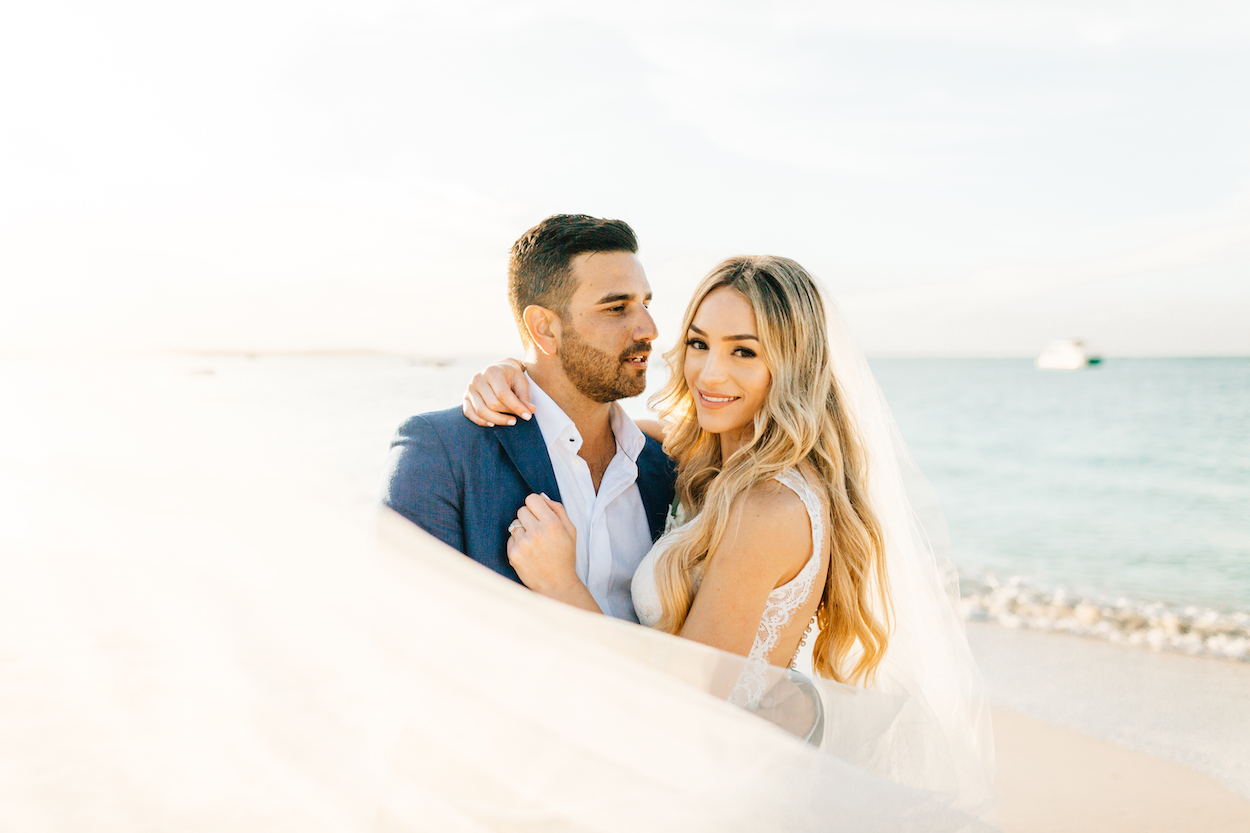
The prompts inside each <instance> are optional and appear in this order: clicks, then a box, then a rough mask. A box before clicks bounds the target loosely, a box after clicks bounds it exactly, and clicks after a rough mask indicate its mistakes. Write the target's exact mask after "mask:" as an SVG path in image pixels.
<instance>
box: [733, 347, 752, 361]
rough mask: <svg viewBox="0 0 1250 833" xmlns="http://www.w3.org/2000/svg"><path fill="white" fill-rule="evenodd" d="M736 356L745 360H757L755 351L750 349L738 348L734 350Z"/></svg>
mask: <svg viewBox="0 0 1250 833" xmlns="http://www.w3.org/2000/svg"><path fill="white" fill-rule="evenodd" d="M734 355H736V356H741V357H742V358H744V359H753V358H755V351H754V350H752V349H751V348H750V347H737V348H735V349H734Z"/></svg>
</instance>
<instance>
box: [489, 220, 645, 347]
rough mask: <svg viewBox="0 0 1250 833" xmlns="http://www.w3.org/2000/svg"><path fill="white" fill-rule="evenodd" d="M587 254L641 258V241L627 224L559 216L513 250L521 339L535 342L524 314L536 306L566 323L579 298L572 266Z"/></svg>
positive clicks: (512, 294)
mask: <svg viewBox="0 0 1250 833" xmlns="http://www.w3.org/2000/svg"><path fill="white" fill-rule="evenodd" d="M585 252H631V253H634V254H636V253H637V252H638V238H637V237H636V236H635V235H634V230H633V229H632V228H630V227H629V224H628V223H626V222H625V221H624V220H601V219H599V218H598V217H588V216H587V215H585V214H553V215H552V216H550V217H548V218H547V219H545V220H543V221H542V222H541V223H539V224H538V225H536V226H534V227H533V228H532V229H530V230H529V231H527V232H525V234H522V235H521V239H520V240H518V241H517V242H516V243H514V244H513V245H512V254H511V256H510V257H509V258H508V302H509V303H510V304H511V305H512V315H513V317H515V318H516V323H517V329H519V330H520V331H521V339H522V340H523V341H524V342H525V344H526V346H529V343H530V336H529V332H528V331H527V330H526V329H525V322H524V321H523V320H522V318H521V314H522V313H523V312H525V308H526V307H528V306H530V305H531V304H534V305H537V306H540V307H545V308H546V309H549V310H551V311H552V312H555V313H556V314H558V315H559V316H560V318H562V319H564V318H566V317H567V315H568V311H569V301H570V300H572V298H573V290H575V289H576V288H577V287H576V286H575V285H574V283H573V276H572V273H571V270H570V269H569V264H570V263H572V261H573V258H574V257H576V256H577V255H580V254H583V253H585Z"/></svg>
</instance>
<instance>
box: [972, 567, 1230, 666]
mask: <svg viewBox="0 0 1250 833" xmlns="http://www.w3.org/2000/svg"><path fill="white" fill-rule="evenodd" d="M960 611H961V613H962V614H963V616H964V618H965V619H968V620H971V621H990V622H996V623H998V624H1000V625H1003V626H1004V627H1008V628H1029V629H1032V630H1042V631H1060V632H1063V633H1070V634H1074V635H1077V636H1089V637H1095V638H1098V639H1104V640H1107V641H1108V642H1114V643H1118V644H1123V645H1131V646H1137V647H1145V648H1151V649H1154V650H1156V651H1162V650H1167V651H1179V652H1183V653H1186V654H1193V655H1196V656H1209V657H1219V658H1221V659H1233V660H1240V661H1242V662H1250V613H1247V612H1245V611H1239V610H1235V611H1221V610H1215V609H1212V608H1207V607H1200V606H1195V605H1189V606H1184V607H1181V606H1177V605H1168V604H1165V603H1163V602H1143V601H1139V600H1134V599H1128V598H1124V597H1119V598H1111V597H1099V596H1082V595H1074V594H1072V593H1070V592H1069V591H1068V590H1066V589H1065V588H1063V587H1057V588H1044V587H1040V586H1037V585H1035V584H1031V583H1029V582H1028V581H1027V580H1026V579H1024V578H1022V577H1020V576H1011V577H1010V578H1008V579H1006V580H1005V581H1000V580H999V579H998V577H997V576H996V575H994V574H992V573H989V574H985V575H983V576H982V577H981V578H980V579H976V580H968V579H967V578H965V579H963V580H962V581H961V599H960Z"/></svg>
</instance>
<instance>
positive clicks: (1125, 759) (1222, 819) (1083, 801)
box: [994, 709, 1250, 833]
mask: <svg viewBox="0 0 1250 833" xmlns="http://www.w3.org/2000/svg"><path fill="white" fill-rule="evenodd" d="M994 735H995V740H996V742H997V751H998V779H997V780H998V788H999V792H1000V795H1001V804H1000V806H999V820H1000V821H1001V822H1002V825H1003V830H1004V833H1067V831H1072V833H1076V831H1082V833H1084V831H1094V830H1097V831H1107V832H1108V833H1115V831H1125V833H1128V831H1132V833H1151V831H1159V833H1165V831H1166V833H1175V832H1176V831H1184V830H1195V831H1197V830H1201V831H1204V833H1222V831H1228V833H1234V831H1236V832H1237V833H1240V832H1241V831H1246V830H1250V801H1247V800H1246V799H1244V798H1242V797H1241V796H1239V795H1236V794H1235V793H1233V792H1232V791H1230V790H1228V789H1227V788H1225V787H1223V786H1221V785H1220V784H1218V783H1217V782H1216V781H1215V780H1214V779H1212V778H1210V777H1208V776H1206V775H1203V774H1201V773H1198V772H1195V771H1194V770H1191V769H1188V768H1187V767H1183V766H1181V765H1179V764H1175V763H1172V762H1171V761H1165V760H1162V759H1160V758H1156V757H1153V756H1151V755H1146V754H1144V753H1142V752H1136V751H1133V750H1130V749H1125V748H1123V747H1120V746H1116V745H1114V744H1111V743H1108V742H1106V741H1104V740H1099V739H1097V738H1093V737H1090V736H1088V735H1083V734H1081V733H1079V732H1074V731H1072V730H1071V729H1063V728H1060V727H1057V726H1050V725H1048V724H1045V723H1042V722H1040V721H1037V720H1034V719H1032V718H1029V717H1025V716H1024V715H1021V714H1018V713H1016V712H1012V711H1008V710H1006V709H994Z"/></svg>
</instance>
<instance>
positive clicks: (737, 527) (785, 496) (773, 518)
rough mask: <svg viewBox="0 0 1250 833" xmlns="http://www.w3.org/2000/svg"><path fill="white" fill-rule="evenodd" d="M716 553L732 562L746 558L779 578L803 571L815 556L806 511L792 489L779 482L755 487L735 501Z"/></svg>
mask: <svg viewBox="0 0 1250 833" xmlns="http://www.w3.org/2000/svg"><path fill="white" fill-rule="evenodd" d="M717 549H718V551H719V550H723V551H724V552H725V553H726V554H727V555H728V557H729V558H730V559H734V558H738V557H741V558H744V559H746V560H747V561H749V562H750V563H751V564H753V565H755V566H756V568H758V567H759V566H762V565H768V566H770V567H772V568H775V570H776V571H777V572H778V573H779V574H784V573H789V572H791V571H792V570H793V569H794V568H795V567H796V565H797V566H798V567H802V565H803V564H804V563H806V562H807V559H808V558H809V557H810V556H811V553H812V527H811V519H810V518H809V517H808V515H807V507H806V506H805V505H804V504H803V501H802V499H801V498H800V497H799V496H798V495H797V494H795V493H794V490H793V489H790V488H789V487H787V486H785V485H784V484H782V483H779V482H777V481H776V480H767V481H764V482H761V483H756V484H755V485H753V486H751V487H750V488H749V489H747V490H746V491H744V492H743V493H742V494H741V495H739V496H738V497H737V498H736V499H735V500H734V503H733V506H732V508H731V509H730V512H729V519H728V523H727V524H726V529H725V536H724V538H722V545H721V547H718V548H717ZM719 554H720V553H719V552H718V555H719Z"/></svg>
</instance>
